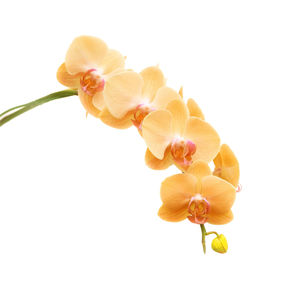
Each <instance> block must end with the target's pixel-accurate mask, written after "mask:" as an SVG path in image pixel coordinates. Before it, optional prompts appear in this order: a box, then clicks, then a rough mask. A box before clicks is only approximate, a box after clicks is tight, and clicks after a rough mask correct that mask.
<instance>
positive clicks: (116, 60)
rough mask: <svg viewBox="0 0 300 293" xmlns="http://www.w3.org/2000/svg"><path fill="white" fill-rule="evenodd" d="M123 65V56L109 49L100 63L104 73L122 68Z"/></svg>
mask: <svg viewBox="0 0 300 293" xmlns="http://www.w3.org/2000/svg"><path fill="white" fill-rule="evenodd" d="M124 66H125V57H124V56H123V55H122V54H121V53H120V52H119V51H116V50H112V49H109V50H108V51H107V53H106V55H105V57H104V59H103V61H102V63H101V68H102V71H103V74H104V75H107V74H109V73H111V72H113V71H116V70H120V69H123V68H124Z"/></svg>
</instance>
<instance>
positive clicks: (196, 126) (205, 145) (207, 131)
mask: <svg viewBox="0 0 300 293" xmlns="http://www.w3.org/2000/svg"><path fill="white" fill-rule="evenodd" d="M142 131H143V138H144V139H145V142H146V144H147V147H148V148H149V151H150V152H151V153H152V154H153V156H155V157H156V158H157V159H158V160H160V161H158V162H157V164H155V161H154V160H153V158H152V157H151V155H150V154H149V151H148V152H147V153H146V162H150V163H149V164H148V165H149V167H152V168H154V169H164V168H167V167H168V166H170V165H171V164H172V163H175V164H176V165H177V166H179V168H180V169H181V170H183V171H184V170H187V168H188V167H189V166H190V165H191V164H192V162H193V161H194V160H202V161H205V162H210V161H211V160H212V159H213V158H214V157H215V156H216V155H217V153H218V151H219V148H220V138H219V135H218V134H217V132H216V131H215V130H214V128H213V127H212V126H211V125H210V124H208V123H207V122H205V121H204V120H202V119H200V118H198V117H195V116H190V114H189V111H188V108H187V106H186V105H185V103H184V102H183V101H182V100H174V101H171V102H170V103H169V104H168V106H167V107H166V109H165V110H158V111H154V112H152V113H150V114H149V115H148V116H147V117H146V118H145V119H144V122H143V124H142Z"/></svg>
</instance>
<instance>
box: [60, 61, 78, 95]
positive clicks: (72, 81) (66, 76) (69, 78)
mask: <svg viewBox="0 0 300 293" xmlns="http://www.w3.org/2000/svg"><path fill="white" fill-rule="evenodd" d="M80 76H81V74H80V73H79V74H75V75H72V74H70V73H69V72H68V71H67V68H66V64H65V63H63V64H62V65H60V66H59V68H58V70H57V73H56V77H57V80H58V81H59V82H60V83H61V84H63V85H65V86H67V87H69V88H73V89H77V88H79V87H80Z"/></svg>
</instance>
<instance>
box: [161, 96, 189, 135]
mask: <svg viewBox="0 0 300 293" xmlns="http://www.w3.org/2000/svg"><path fill="white" fill-rule="evenodd" d="M166 109H167V110H168V111H169V112H171V114H172V116H173V119H172V122H173V131H174V133H175V135H177V136H180V137H181V136H182V135H183V133H184V130H185V127H186V123H187V120H188V117H189V113H188V109H187V107H186V105H185V103H184V102H183V100H182V99H179V100H173V101H171V102H170V103H169V104H168V106H167V108H166Z"/></svg>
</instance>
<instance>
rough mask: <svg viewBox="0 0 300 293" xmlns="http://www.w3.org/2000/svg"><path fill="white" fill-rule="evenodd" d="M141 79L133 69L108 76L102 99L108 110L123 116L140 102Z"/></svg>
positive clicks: (114, 114) (119, 116)
mask: <svg viewBox="0 0 300 293" xmlns="http://www.w3.org/2000/svg"><path fill="white" fill-rule="evenodd" d="M142 87H143V79H142V78H141V76H140V75H139V74H138V73H136V72H134V71H123V72H121V73H118V74H116V75H113V76H112V77H110V78H109V79H108V80H107V82H106V84H105V87H104V101H105V105H106V107H107V108H108V110H109V112H110V113H111V114H112V115H113V116H115V117H116V118H119V119H120V118H123V117H124V116H125V115H126V114H127V113H128V112H129V111H131V110H133V109H135V108H136V107H137V106H138V105H139V104H140V103H141V98H142V97H141V93H142Z"/></svg>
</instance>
